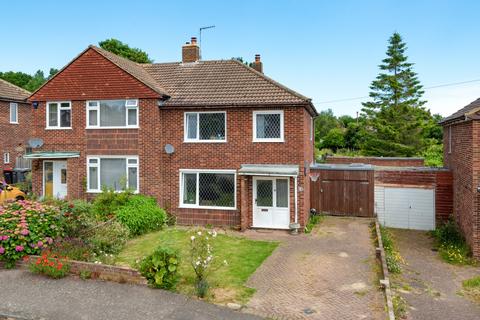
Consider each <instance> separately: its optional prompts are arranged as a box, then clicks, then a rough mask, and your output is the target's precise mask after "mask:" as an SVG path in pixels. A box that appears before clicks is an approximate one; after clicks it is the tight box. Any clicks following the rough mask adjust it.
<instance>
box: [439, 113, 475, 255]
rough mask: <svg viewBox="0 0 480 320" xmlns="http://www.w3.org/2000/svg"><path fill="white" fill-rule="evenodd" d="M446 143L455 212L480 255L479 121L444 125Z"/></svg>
mask: <svg viewBox="0 0 480 320" xmlns="http://www.w3.org/2000/svg"><path fill="white" fill-rule="evenodd" d="M450 131H451V132H450ZM450 142H451V145H450ZM443 145H444V163H445V166H446V167H447V168H449V169H450V170H451V171H452V174H453V203H454V206H453V213H454V216H455V218H456V221H457V222H458V224H459V226H460V228H461V230H462V231H463V233H464V235H465V238H466V240H467V242H468V244H469V245H470V247H471V248H472V251H473V253H474V255H475V256H476V257H477V258H480V193H479V192H478V189H477V188H478V187H479V186H480V176H479V175H480V148H479V147H478V146H479V145H480V122H479V121H477V120H470V121H462V122H456V123H453V124H446V125H444V136H443Z"/></svg>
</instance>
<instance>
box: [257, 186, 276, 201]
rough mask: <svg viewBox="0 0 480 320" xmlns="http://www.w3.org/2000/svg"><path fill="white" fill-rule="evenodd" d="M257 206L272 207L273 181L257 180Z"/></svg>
mask: <svg viewBox="0 0 480 320" xmlns="http://www.w3.org/2000/svg"><path fill="white" fill-rule="evenodd" d="M257 206H259V207H272V206H273V181H272V180H257Z"/></svg>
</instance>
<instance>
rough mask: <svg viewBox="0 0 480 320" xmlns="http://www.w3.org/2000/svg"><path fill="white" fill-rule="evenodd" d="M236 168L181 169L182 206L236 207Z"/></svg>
mask: <svg viewBox="0 0 480 320" xmlns="http://www.w3.org/2000/svg"><path fill="white" fill-rule="evenodd" d="M236 190H237V188H236V174H235V170H180V207H183V208H208V209H235V208H236Z"/></svg>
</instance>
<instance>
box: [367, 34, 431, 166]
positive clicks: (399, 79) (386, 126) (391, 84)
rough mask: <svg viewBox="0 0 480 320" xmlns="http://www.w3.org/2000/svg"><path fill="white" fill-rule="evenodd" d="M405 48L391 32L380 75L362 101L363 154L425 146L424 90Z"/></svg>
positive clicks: (427, 116) (394, 153)
mask: <svg viewBox="0 0 480 320" xmlns="http://www.w3.org/2000/svg"><path fill="white" fill-rule="evenodd" d="M405 50H406V45H405V43H404V42H403V40H402V37H401V36H400V34H398V33H397V32H395V33H394V34H393V35H392V36H391V37H390V39H389V45H388V49H387V57H386V58H385V59H383V60H382V64H381V65H380V66H379V67H380V70H381V71H380V74H379V75H378V76H377V78H376V79H375V80H374V81H373V82H372V84H371V85H370V90H371V91H370V98H371V99H372V101H369V102H364V103H362V105H363V108H362V117H363V119H364V124H365V126H364V131H365V132H364V135H365V136H364V139H363V142H362V152H363V153H364V154H365V155H374V156H406V157H411V156H414V155H417V154H419V153H420V152H421V151H422V150H423V149H424V148H425V147H426V146H425V144H426V141H425V139H424V134H423V130H424V129H423V128H424V127H425V125H426V123H427V122H428V121H429V119H430V118H431V116H430V112H429V111H427V110H425V108H424V107H423V105H424V104H425V103H426V101H424V100H422V95H423V93H424V91H422V85H421V84H420V81H419V80H418V78H417V74H416V73H415V72H414V71H413V64H412V63H409V62H407V56H406V55H405Z"/></svg>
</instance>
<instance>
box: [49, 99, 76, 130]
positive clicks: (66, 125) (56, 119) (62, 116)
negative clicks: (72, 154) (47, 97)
mask: <svg viewBox="0 0 480 320" xmlns="http://www.w3.org/2000/svg"><path fill="white" fill-rule="evenodd" d="M71 118H72V104H71V103H70V102H48V103H47V128H48V129H71V128H72V119H71Z"/></svg>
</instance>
